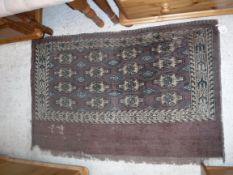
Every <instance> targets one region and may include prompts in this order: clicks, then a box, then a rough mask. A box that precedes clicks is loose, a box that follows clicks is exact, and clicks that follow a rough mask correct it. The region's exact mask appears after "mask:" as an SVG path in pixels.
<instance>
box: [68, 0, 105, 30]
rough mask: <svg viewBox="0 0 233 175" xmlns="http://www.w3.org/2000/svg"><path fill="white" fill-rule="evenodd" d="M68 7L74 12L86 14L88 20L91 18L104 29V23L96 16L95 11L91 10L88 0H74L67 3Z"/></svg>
mask: <svg viewBox="0 0 233 175" xmlns="http://www.w3.org/2000/svg"><path fill="white" fill-rule="evenodd" d="M67 5H68V6H69V7H70V8H72V9H73V10H79V11H80V12H82V13H84V14H85V15H86V16H87V17H88V18H90V19H91V20H92V21H93V22H94V23H96V25H97V26H99V27H103V26H104V22H103V21H102V20H101V19H100V18H99V17H98V16H97V15H96V13H95V11H94V10H93V9H91V7H90V6H89V4H88V3H87V0H74V1H72V2H69V3H67Z"/></svg>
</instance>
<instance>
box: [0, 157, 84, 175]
mask: <svg viewBox="0 0 233 175" xmlns="http://www.w3.org/2000/svg"><path fill="white" fill-rule="evenodd" d="M0 175H88V169H87V168H86V167H82V166H71V165H62V164H51V163H42V162H36V161H28V160H19V159H12V158H8V157H2V156H0Z"/></svg>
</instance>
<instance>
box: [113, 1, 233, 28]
mask: <svg viewBox="0 0 233 175" xmlns="http://www.w3.org/2000/svg"><path fill="white" fill-rule="evenodd" d="M115 1H116V3H117V5H118V7H119V9H120V23H121V24H122V25H126V26H127V25H133V24H138V23H144V22H156V21H164V20H172V19H184V18H194V17H203V16H214V15H224V14H233V0H115Z"/></svg>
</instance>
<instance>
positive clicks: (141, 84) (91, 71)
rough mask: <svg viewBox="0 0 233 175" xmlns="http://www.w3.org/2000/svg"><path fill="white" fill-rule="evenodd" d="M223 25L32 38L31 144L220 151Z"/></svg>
mask: <svg viewBox="0 0 233 175" xmlns="http://www.w3.org/2000/svg"><path fill="white" fill-rule="evenodd" d="M216 25H217V22H216V21H214V20H210V21H196V22H191V23H185V24H175V25H168V26H160V27H153V28H146V29H139V30H134V31H122V32H112V33H94V34H82V35H76V36H64V37H50V38H46V39H41V40H37V41H33V46H32V48H33V49H32V51H33V57H32V96H33V120H32V129H33V130H32V144H33V146H35V145H38V146H39V147H40V148H41V149H45V150H51V151H55V152H56V151H58V152H65V153H71V154H74V155H75V154H83V155H85V154H88V155H97V156H98V155H110V156H132V157H152V158H157V159H159V158H161V159H163V158H165V159H166V158H167V159H169V158H181V159H183V158H190V159H195V158H209V157H222V156H223V142H222V140H223V139H222V126H221V116H220V114H221V108H220V76H219V72H220V70H219V69H220V63H219V57H220V56H219V34H218V30H217V27H216Z"/></svg>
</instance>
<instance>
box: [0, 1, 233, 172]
mask: <svg viewBox="0 0 233 175" xmlns="http://www.w3.org/2000/svg"><path fill="white" fill-rule="evenodd" d="M91 4H92V3H91ZM111 4H113V2H112V1H111ZM92 5H93V7H94V8H96V12H97V13H98V15H99V16H101V17H102V19H104V21H105V27H104V28H102V29H101V28H97V27H96V26H95V25H94V24H93V23H92V22H91V21H89V20H88V19H86V18H85V17H83V15H82V14H80V13H79V12H76V11H72V10H70V9H69V8H68V7H66V6H65V5H60V6H54V7H50V8H47V9H45V10H44V12H45V13H44V23H45V24H46V25H48V26H50V27H52V28H53V29H54V31H55V35H67V34H78V33H91V32H103V31H119V30H131V29H135V28H141V27H148V26H156V25H162V24H167V23H177V22H185V21H190V20H182V21H172V22H164V23H153V24H145V25H137V26H133V27H131V28H125V27H122V26H120V25H112V23H111V22H110V21H109V19H108V18H107V17H106V15H105V14H103V13H102V12H100V10H99V9H98V8H97V7H96V6H95V5H94V4H92ZM113 5H114V4H113ZM114 10H115V11H117V9H116V8H115V7H114ZM202 19H218V20H219V23H220V31H221V55H222V59H221V61H222V65H221V73H222V110H223V112H222V117H223V126H224V140H225V157H226V162H225V165H233V117H232V115H231V114H233V15H227V16H221V17H220V16H219V17H211V18H202ZM30 66H31V43H30V42H29V41H27V42H19V43H14V44H8V45H2V46H0V154H6V155H10V156H13V157H19V158H26V159H34V160H41V161H49V162H59V163H69V164H79V165H84V166H87V167H88V168H89V169H90V174H91V175H109V174H111V175H119V174H127V175H139V174H147V175H165V174H166V175H167V174H173V175H187V174H188V175H197V174H200V169H199V166H197V165H182V166H181V165H165V164H163V165H156V164H146V163H140V164H135V163H133V162H130V163H126V162H124V161H119V162H114V161H108V160H105V161H100V160H96V159H89V160H85V159H75V158H68V157H64V156H53V155H51V154H50V153H49V152H44V151H41V150H39V148H36V149H34V150H32V151H31V123H30V121H31V89H30ZM207 163H209V164H219V165H220V164H222V162H221V160H209V161H207Z"/></svg>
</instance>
